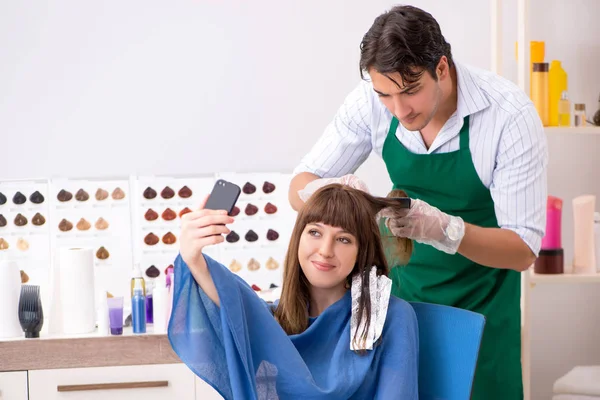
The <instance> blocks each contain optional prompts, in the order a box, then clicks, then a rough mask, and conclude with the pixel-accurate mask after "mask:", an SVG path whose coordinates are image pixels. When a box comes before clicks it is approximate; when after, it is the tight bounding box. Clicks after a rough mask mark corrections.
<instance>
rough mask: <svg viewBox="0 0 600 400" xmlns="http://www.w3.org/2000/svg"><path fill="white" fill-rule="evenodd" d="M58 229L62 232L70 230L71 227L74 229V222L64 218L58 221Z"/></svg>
mask: <svg viewBox="0 0 600 400" xmlns="http://www.w3.org/2000/svg"><path fill="white" fill-rule="evenodd" d="M58 229H59V230H61V231H62V232H69V231H70V230H71V229H73V224H72V223H71V222H70V221H68V220H67V219H65V218H63V219H62V221H60V222H59V223H58Z"/></svg>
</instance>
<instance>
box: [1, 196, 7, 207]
mask: <svg viewBox="0 0 600 400" xmlns="http://www.w3.org/2000/svg"><path fill="white" fill-rule="evenodd" d="M5 204H6V196H5V195H4V194H2V193H0V206H3V205H5Z"/></svg>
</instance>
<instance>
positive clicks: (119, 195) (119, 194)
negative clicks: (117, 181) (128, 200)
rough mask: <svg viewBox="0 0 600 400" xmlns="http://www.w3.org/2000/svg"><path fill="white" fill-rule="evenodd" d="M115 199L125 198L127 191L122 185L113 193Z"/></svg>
mask: <svg viewBox="0 0 600 400" xmlns="http://www.w3.org/2000/svg"><path fill="white" fill-rule="evenodd" d="M111 196H112V198H113V200H123V199H124V198H125V192H124V191H123V189H121V188H120V187H117V188H116V189H115V190H113V192H112V194H111Z"/></svg>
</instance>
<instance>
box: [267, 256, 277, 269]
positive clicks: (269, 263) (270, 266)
mask: <svg viewBox="0 0 600 400" xmlns="http://www.w3.org/2000/svg"><path fill="white" fill-rule="evenodd" d="M265 267H267V269H268V270H271V271H273V270H276V269H277V268H279V263H278V262H277V261H276V260H275V259H274V258H273V257H269V259H268V260H267V262H266V263H265Z"/></svg>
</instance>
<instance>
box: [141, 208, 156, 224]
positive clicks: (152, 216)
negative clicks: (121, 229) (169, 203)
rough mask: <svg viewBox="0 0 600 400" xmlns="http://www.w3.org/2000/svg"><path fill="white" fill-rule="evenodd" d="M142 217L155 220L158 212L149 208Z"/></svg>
mask: <svg viewBox="0 0 600 400" xmlns="http://www.w3.org/2000/svg"><path fill="white" fill-rule="evenodd" d="M144 219H145V220H146V221H156V220H157V219H158V213H157V212H156V211H154V210H153V209H151V208H149V209H148V211H146V213H145V214H144Z"/></svg>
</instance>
